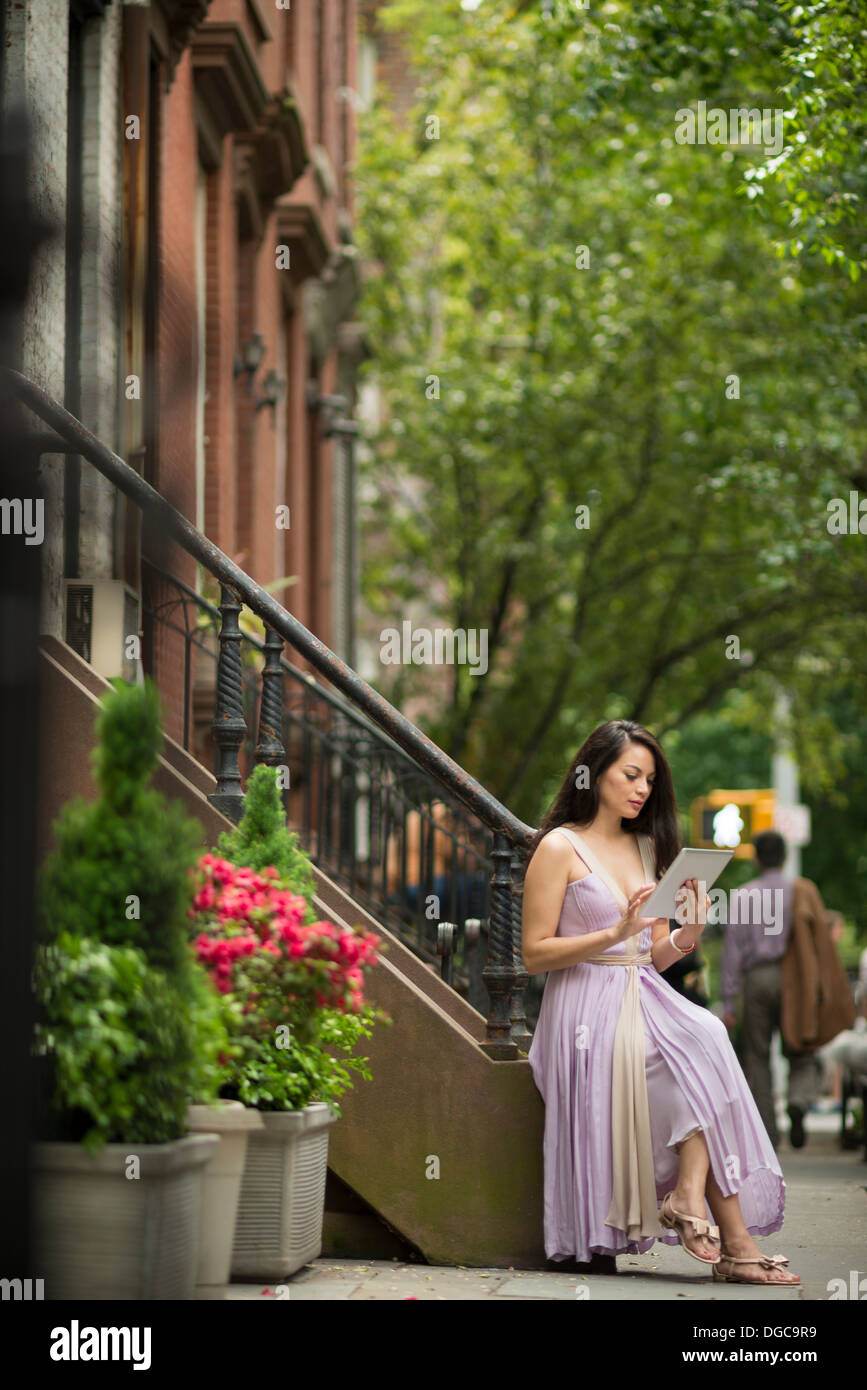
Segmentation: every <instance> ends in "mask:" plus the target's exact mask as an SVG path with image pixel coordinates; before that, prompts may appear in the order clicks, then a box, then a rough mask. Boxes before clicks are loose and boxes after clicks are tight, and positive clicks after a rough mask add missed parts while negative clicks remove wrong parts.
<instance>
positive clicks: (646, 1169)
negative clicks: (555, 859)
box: [559, 826, 663, 1241]
mask: <svg viewBox="0 0 867 1390" xmlns="http://www.w3.org/2000/svg"><path fill="white" fill-rule="evenodd" d="M559 828H560V829H561V830H562V831H563V833H564V834H565V835H566V836H567V837H568V838H569V840H570V841H572V842H573V843H575V847H576V848H577V850H578V853H579V854H580V855H581V857H582V859H584V860H585V861H586V862H587V863H588V864H589V866H590V868H591V869H592V870H593V872H594V873H595V874H596V875H597V876H598V877H599V878H601V879H602V880H603V882H604V883H605V884H606V886H607V887H608V889H609V891H610V892H611V894H612V896H613V897H614V898H615V900H616V901H617V902H618V903H620V904H621V905H622V908H623V910H624V911H625V910H626V906H627V902H626V898H625V897H624V895H623V893H622V892H621V890H620V888H619V887H618V885H617V884H616V883H614V882H613V881H612V880H611V879H610V878H609V876H608V874H607V873H606V872H605V870H604V869H603V868H602V866H601V865H600V864H599V862H598V860H596V857H595V855H594V854H593V853H592V851H591V850H589V849H588V848H587V846H586V845H585V844H584V843H583V842H582V840H581V837H580V836H579V835H578V834H577V832H576V831H574V830H571V829H567V828H566V827H565V826H560V827H559ZM638 843H639V850H640V852H641V861H642V865H643V866H644V871H645V874H646V875H647V878H646V882H648V883H653V882H655V880H656V875H655V873H654V872H653V865H652V863H651V861H650V849H649V845H648V844H647V842H646V837H644V836H640V837H638ZM637 943H638V938H637V936H635V937H629V938H627V940H626V950H625V951H622V952H614V951H606V952H604V953H602V954H601V955H598V956H585V957H584V959H583V960H582V961H579V962H578V963H579V964H580V965H586V964H591V965H620V966H626V967H627V968H628V970H629V976H628V979H627V982H626V989H625V990H624V992H623V1002H622V1004H621V1006H620V1013H619V1015H618V1017H617V1026H616V1028H615V1032H614V1057H613V1066H612V1078H611V1157H612V1167H613V1186H612V1196H611V1205H610V1207H609V1208H608V1215H607V1216H606V1218H605V1225H606V1226H613V1227H615V1228H616V1229H617V1230H618V1231H624V1232H625V1233H626V1236H627V1238H628V1239H629V1240H630V1241H639V1240H646V1239H647V1238H648V1237H651V1236H661V1235H662V1234H663V1230H662V1226H661V1225H660V1222H659V1215H658V1201H657V1196H656V1173H655V1169H654V1164H653V1141H652V1138H651V1133H650V1106H649V1104H648V1100H647V1073H646V1071H645V1060H644V1019H643V1018H642V1014H641V1001H640V996H639V985H638V966H640V965H650V964H652V961H653V957H652V954H651V952H650V951H639V950H638V949H637Z"/></svg>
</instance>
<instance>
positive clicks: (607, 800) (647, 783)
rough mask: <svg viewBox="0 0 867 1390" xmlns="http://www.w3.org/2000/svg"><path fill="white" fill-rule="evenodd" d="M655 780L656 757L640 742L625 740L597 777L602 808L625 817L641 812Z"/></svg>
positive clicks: (630, 817) (631, 817) (628, 818)
mask: <svg viewBox="0 0 867 1390" xmlns="http://www.w3.org/2000/svg"><path fill="white" fill-rule="evenodd" d="M655 781H656V759H655V758H654V756H653V754H652V753H651V751H650V749H649V748H645V746H644V744H643V743H629V744H627V746H626V748H625V749H624V751H623V752H622V753H621V754H620V757H619V758H617V759H615V761H614V762H613V763H612V764H611V766H610V767H608V768H606V770H605V772H603V774H602V776H601V778H600V780H599V794H600V798H601V800H602V802H603V804H604V805H605V807H606V809H608V810H610V811H612V812H613V813H614V814H616V815H618V816H623V817H624V818H625V819H627V820H634V819H635V817H636V816H638V815H640V814H641V810H642V807H643V806H644V803H645V802H646V801H647V798H648V797H649V796H650V794H651V792H652V791H653V784H654V782H655Z"/></svg>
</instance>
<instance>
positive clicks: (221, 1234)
mask: <svg viewBox="0 0 867 1390" xmlns="http://www.w3.org/2000/svg"><path fill="white" fill-rule="evenodd" d="M187 1126H188V1128H189V1130H190V1132H191V1133H192V1134H219V1136H220V1144H219V1148H218V1149H217V1151H216V1153H215V1154H214V1156H213V1158H212V1159H211V1160H210V1162H209V1163H208V1164H207V1165H206V1167H205V1170H204V1187H203V1191H202V1224H201V1238H200V1241H199V1263H198V1269H197V1271H196V1298H224V1297H225V1287H226V1285H227V1284H228V1282H229V1270H230V1266H231V1262H232V1242H233V1241H234V1239H235V1220H236V1217H237V1215H238V1198H239V1197H240V1195H241V1177H242V1174H243V1172H244V1161H245V1159H246V1156H247V1136H248V1134H249V1133H250V1132H251V1131H252V1130H261V1128H262V1117H261V1115H260V1114H259V1111H258V1110H250V1109H248V1108H247V1106H245V1105H242V1104H241V1102H240V1101H239V1100H227V1101H223V1102H222V1103H221V1104H220V1105H219V1106H212V1105H191V1106H189V1107H188V1109H187Z"/></svg>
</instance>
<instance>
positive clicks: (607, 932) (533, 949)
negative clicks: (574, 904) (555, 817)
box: [521, 835, 619, 975]
mask: <svg viewBox="0 0 867 1390" xmlns="http://www.w3.org/2000/svg"><path fill="white" fill-rule="evenodd" d="M579 862H583V861H578V860H577V859H576V856H575V852H574V850H573V849H572V848H571V847H570V846H569V845H568V844H567V843H566V842H565V841H564V840H562V839H561V837H560V836H559V835H550V836H548V837H546V839H544V840H543V841H542V842H541V844H540V845H539V846H538V848H537V849H536V852H535V854H534V855H533V857H532V859H531V860H530V862H529V864H528V865H527V871H526V873H525V875H524V902H523V913H522V923H521V957H522V959H523V962H524V968H525V970H526V971H527V973H528V974H530V975H541V974H542V973H543V972H544V971H546V970H563V969H565V967H566V966H568V965H578V963H579V962H580V961H582V960H584V959H585V957H586V956H595V955H598V953H599V952H600V951H606V950H607V949H608V947H609V946H612V945H614V943H615V941H617V940H619V938H618V936H617V934H616V926H611V927H605V928H604V929H603V930H602V931H592V932H587V933H586V934H583V935H581V936H557V934H556V933H557V926H558V923H559V921H560V913H561V911H562V908H563V899H564V897H565V895H566V892H567V891H568V884H569V873H570V869H571V867H572V865H573V864H575V865H576V866H577V864H578V863H579ZM589 872H590V871H589V869H588V870H587V873H589ZM581 877H582V878H583V877H585V875H584V874H582V875H581Z"/></svg>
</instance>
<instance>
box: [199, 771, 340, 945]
mask: <svg viewBox="0 0 867 1390" xmlns="http://www.w3.org/2000/svg"><path fill="white" fill-rule="evenodd" d="M216 852H217V854H218V855H219V856H220V857H221V858H223V859H227V860H228V861H229V863H230V864H235V865H238V866H243V867H244V868H248V869H255V870H256V872H257V873H261V872H262V870H263V869H267V868H270V867H271V866H272V865H273V867H274V868H275V869H276V870H277V873H278V875H279V877H280V878H281V879H285V880H286V881H287V882H288V883H289V885H290V886H291V888H292V891H293V892H294V893H298V894H300V896H301V897H302V898H303V899H304V901H305V902H306V904H307V912H306V914H305V920H306V921H307V922H315V921H316V909H315V908H314V906H313V897H314V894H315V892H316V881H315V879H314V877H313V870H312V868H311V866H310V860H309V858H308V856H307V855H306V854H305V853H304V850H303V849H302V848H301V847H300V845H299V843H298V836H297V835H296V834H295V833H294V831H291V830H288V829H287V827H286V812H285V811H284V809H283V803H282V800H281V797H280V789H279V787H278V786H277V769H276V768H275V767H268V766H267V764H265V763H257V764H256V767H255V768H254V769H253V772H252V773H251V774H250V776H249V777H248V779H247V791H246V796H245V799H244V812H243V815H242V816H241V819H240V821H239V822H238V824H237V825H236V826H235V827H233V829H232V830H224V831H223V833H222V834H221V835H220V837H219V839H218V841H217V849H216Z"/></svg>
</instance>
